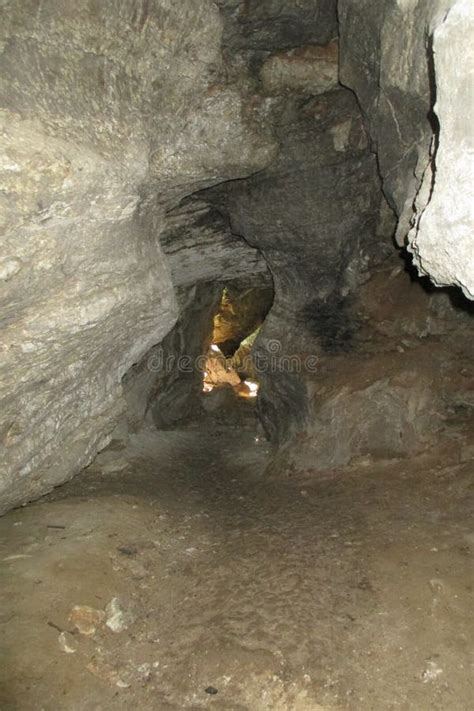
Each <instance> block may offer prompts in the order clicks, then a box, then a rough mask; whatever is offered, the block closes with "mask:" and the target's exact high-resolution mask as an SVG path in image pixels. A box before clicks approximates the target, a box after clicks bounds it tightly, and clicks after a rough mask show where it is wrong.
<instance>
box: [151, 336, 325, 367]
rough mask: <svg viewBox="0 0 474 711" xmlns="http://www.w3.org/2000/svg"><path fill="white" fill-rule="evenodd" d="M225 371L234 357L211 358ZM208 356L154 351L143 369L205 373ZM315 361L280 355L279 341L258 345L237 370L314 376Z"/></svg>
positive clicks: (161, 350)
mask: <svg viewBox="0 0 474 711" xmlns="http://www.w3.org/2000/svg"><path fill="white" fill-rule="evenodd" d="M213 356H214V358H219V360H220V362H221V363H222V364H223V366H224V367H225V368H226V370H229V369H231V368H235V367H236V359H235V358H234V357H226V356H224V355H223V354H216V353H214V354H213ZM208 358H209V356H208V355H199V356H197V357H196V358H193V357H192V356H190V355H187V354H185V353H181V354H176V353H171V354H165V353H164V350H163V349H162V348H159V349H157V350H155V352H154V353H153V354H151V355H150V356H149V358H148V360H147V368H148V370H149V371H150V372H152V373H159V372H165V373H171V372H176V371H178V372H179V373H194V372H196V371H198V372H201V373H205V372H206V370H207V367H208ZM318 363H319V357H318V356H316V355H305V356H302V355H296V354H293V355H289V354H286V353H283V349H282V345H281V342H280V341H277V340H269V341H266V342H264V343H262V344H261V345H260V346H259V348H258V349H256V350H255V352H254V353H251V354H248V355H246V356H244V357H243V358H241V359H239V361H238V365H237V367H238V370H239V371H244V372H246V371H247V372H254V373H256V374H261V373H296V374H298V373H315V372H316V371H317V368H318Z"/></svg>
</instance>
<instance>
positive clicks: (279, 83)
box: [260, 42, 338, 94]
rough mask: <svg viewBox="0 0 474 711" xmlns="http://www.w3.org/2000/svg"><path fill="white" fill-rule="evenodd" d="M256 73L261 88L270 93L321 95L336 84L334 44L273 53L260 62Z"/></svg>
mask: <svg viewBox="0 0 474 711" xmlns="http://www.w3.org/2000/svg"><path fill="white" fill-rule="evenodd" d="M260 76H261V79H262V82H263V87H264V90H265V91H267V92H269V93H271V94H273V93H274V94H279V93H282V92H284V91H294V92H300V93H302V94H323V93H324V92H326V91H330V90H331V89H335V88H336V87H337V86H338V44H337V42H331V43H330V44H329V45H327V46H326V47H319V46H308V47H298V48H297V49H293V50H290V51H287V52H280V53H278V54H274V55H272V56H271V57H269V58H268V59H267V60H265V62H264V63H263V65H262V68H261V70H260Z"/></svg>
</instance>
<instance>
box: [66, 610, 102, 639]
mask: <svg viewBox="0 0 474 711" xmlns="http://www.w3.org/2000/svg"><path fill="white" fill-rule="evenodd" d="M104 619H105V613H104V612H103V611H102V610H96V609H95V608H94V607H88V606H87V605H75V606H74V607H73V608H72V610H71V612H70V613H69V621H70V622H71V623H72V624H73V625H74V627H75V629H77V631H78V632H80V633H81V634H85V635H88V636H89V635H93V634H95V632H96V629H97V627H98V626H99V625H100V624H101V622H103V621H104Z"/></svg>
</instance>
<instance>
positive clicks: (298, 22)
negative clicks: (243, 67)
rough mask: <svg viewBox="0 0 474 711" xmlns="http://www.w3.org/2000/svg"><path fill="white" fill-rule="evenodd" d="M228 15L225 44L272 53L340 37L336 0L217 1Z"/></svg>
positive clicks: (236, 47)
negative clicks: (286, 0) (338, 33)
mask: <svg viewBox="0 0 474 711" xmlns="http://www.w3.org/2000/svg"><path fill="white" fill-rule="evenodd" d="M216 4H217V5H218V6H219V7H220V8H221V9H222V11H223V14H224V17H225V20H226V22H225V30H224V38H223V39H224V46H226V47H229V48H230V49H231V50H232V51H234V52H235V51H238V50H243V49H246V50H260V51H263V52H272V51H275V50H281V49H290V48H291V47H300V46H302V45H306V44H326V43H327V42H328V41H329V40H331V39H334V37H336V36H337V14H336V0H299V1H298V2H284V1H283V0H216Z"/></svg>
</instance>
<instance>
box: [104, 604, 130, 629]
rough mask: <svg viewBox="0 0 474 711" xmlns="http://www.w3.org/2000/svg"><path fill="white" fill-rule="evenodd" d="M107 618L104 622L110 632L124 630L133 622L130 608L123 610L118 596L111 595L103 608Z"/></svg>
mask: <svg viewBox="0 0 474 711" xmlns="http://www.w3.org/2000/svg"><path fill="white" fill-rule="evenodd" d="M105 612H106V615H107V619H106V622H105V624H106V625H107V627H108V628H109V630H112V632H116V633H118V632H124V631H125V630H126V629H128V627H129V626H130V625H132V624H133V623H134V622H135V616H134V614H133V613H132V612H131V611H130V610H124V609H123V607H122V605H121V603H120V600H119V598H118V597H113V598H112V600H111V601H110V602H109V604H108V605H107V607H106V608H105Z"/></svg>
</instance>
